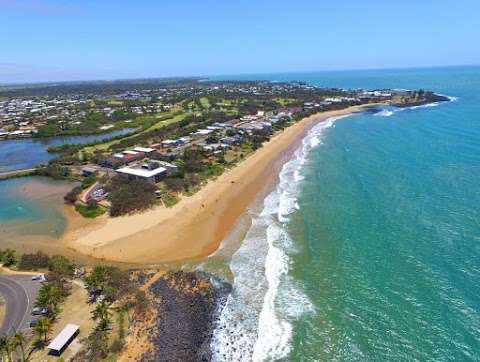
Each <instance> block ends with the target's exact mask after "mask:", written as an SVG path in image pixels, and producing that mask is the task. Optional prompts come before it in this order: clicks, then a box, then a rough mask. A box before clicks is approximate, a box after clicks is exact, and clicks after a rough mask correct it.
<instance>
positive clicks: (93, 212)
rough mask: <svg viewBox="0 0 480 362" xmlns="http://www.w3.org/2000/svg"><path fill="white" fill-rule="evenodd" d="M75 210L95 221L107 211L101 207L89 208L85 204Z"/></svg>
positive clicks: (76, 206) (78, 205) (79, 205)
mask: <svg viewBox="0 0 480 362" xmlns="http://www.w3.org/2000/svg"><path fill="white" fill-rule="evenodd" d="M75 210H76V211H77V212H78V213H79V214H80V215H82V216H83V217H86V218H88V219H95V218H96V217H98V216H100V215H103V214H105V212H106V211H107V209H106V208H105V207H103V206H101V205H97V206H96V207H93V208H91V207H88V206H87V205H83V204H76V205H75Z"/></svg>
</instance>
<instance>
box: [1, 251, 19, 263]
mask: <svg viewBox="0 0 480 362" xmlns="http://www.w3.org/2000/svg"><path fill="white" fill-rule="evenodd" d="M1 257H2V258H1V259H2V262H3V264H4V265H5V266H12V265H13V264H15V263H16V262H17V255H16V253H15V250H11V249H7V250H5V251H3V252H2V255H1Z"/></svg>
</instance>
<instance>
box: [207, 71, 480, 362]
mask: <svg viewBox="0 0 480 362" xmlns="http://www.w3.org/2000/svg"><path fill="white" fill-rule="evenodd" d="M226 78H229V79H268V80H274V81H283V80H300V81H305V82H307V83H310V84H315V85H320V86H329V87H330V86H331V87H341V88H366V89H375V88H377V89H378V88H397V89H400V88H401V89H419V88H423V89H428V90H433V91H435V92H437V93H440V94H445V95H448V96H450V97H452V98H451V100H452V101H451V102H449V103H442V104H431V105H427V106H422V107H412V108H407V109H396V108H392V107H383V108H381V109H379V110H378V111H377V112H375V113H361V114H356V115H352V116H349V117H343V118H341V119H330V120H329V121H328V122H325V123H322V124H319V125H317V126H316V127H314V128H313V129H312V130H311V131H310V133H309V134H308V135H307V136H306V137H305V139H304V140H303V143H302V145H301V146H300V147H299V149H298V150H297V151H296V152H295V155H294V156H293V157H292V159H291V160H290V161H288V162H287V163H286V164H285V165H284V167H283V169H282V171H281V173H280V175H279V182H278V185H277V186H276V188H275V190H273V191H272V192H271V194H270V195H268V196H267V197H266V199H265V200H264V201H263V206H262V207H260V209H259V210H258V211H252V226H251V227H250V229H249V231H248V232H247V234H246V237H245V239H244V240H243V242H242V244H241V246H240V248H239V249H238V250H237V251H236V252H235V253H234V254H233V256H232V258H231V260H229V261H228V266H229V268H230V270H231V271H232V274H233V292H232V294H231V295H230V297H229V299H228V301H227V304H226V306H225V308H224V309H223V311H222V312H221V315H220V320H219V323H218V326H217V328H216V331H215V333H214V337H213V341H212V345H211V346H212V349H213V352H214V359H215V360H216V361H252V360H253V361H478V360H480V282H479V281H480V210H479V205H480V67H452V68H432V69H406V70H377V71H343V72H328V73H327V72H324V73H323V72H317V73H291V74H260V75H245V76H232V77H226Z"/></svg>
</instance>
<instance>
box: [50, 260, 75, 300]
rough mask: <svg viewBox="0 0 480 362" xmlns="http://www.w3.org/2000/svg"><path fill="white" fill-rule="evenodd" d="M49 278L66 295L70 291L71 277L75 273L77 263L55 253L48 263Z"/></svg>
mask: <svg viewBox="0 0 480 362" xmlns="http://www.w3.org/2000/svg"><path fill="white" fill-rule="evenodd" d="M48 270H49V272H48V274H47V280H48V281H49V283H51V284H53V285H54V286H56V287H57V288H58V289H59V290H60V292H61V293H62V295H63V296H64V297H66V296H67V295H68V294H69V292H70V279H71V278H73V276H74V274H75V265H74V264H73V263H72V262H71V261H70V260H69V259H68V258H66V257H64V256H62V255H54V256H52V257H51V258H50V261H49V263H48Z"/></svg>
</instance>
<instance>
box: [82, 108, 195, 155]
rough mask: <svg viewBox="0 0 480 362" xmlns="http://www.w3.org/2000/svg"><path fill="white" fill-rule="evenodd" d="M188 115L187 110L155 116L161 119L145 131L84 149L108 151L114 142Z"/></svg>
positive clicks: (177, 120) (91, 151)
mask: <svg viewBox="0 0 480 362" xmlns="http://www.w3.org/2000/svg"><path fill="white" fill-rule="evenodd" d="M187 115H188V113H186V112H182V113H179V112H176V113H173V112H168V113H167V114H161V115H157V116H156V117H155V118H161V119H160V120H158V121H157V122H156V123H154V124H153V125H151V126H150V127H147V128H146V129H144V130H143V131H140V132H136V133H134V134H132V135H129V136H126V137H124V138H121V139H115V140H111V141H107V142H104V143H100V144H97V145H93V146H88V147H85V148H84V149H83V151H84V152H89V153H93V152H95V151H106V150H107V149H108V148H109V147H110V146H112V145H114V144H117V143H119V142H120V141H122V140H126V139H129V138H132V137H135V136H137V135H139V134H143V133H146V132H150V131H154V130H156V129H159V128H162V127H165V126H168V125H169V124H172V123H176V122H180V121H182V120H183V119H185V117H187Z"/></svg>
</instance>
